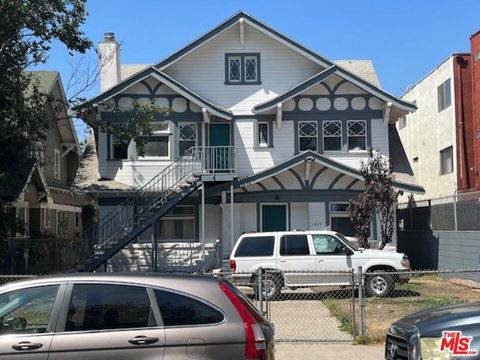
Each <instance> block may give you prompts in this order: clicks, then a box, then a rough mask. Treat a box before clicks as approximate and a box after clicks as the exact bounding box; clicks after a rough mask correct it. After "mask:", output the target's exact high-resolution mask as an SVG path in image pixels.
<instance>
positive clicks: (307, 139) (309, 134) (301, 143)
mask: <svg viewBox="0 0 480 360" xmlns="http://www.w3.org/2000/svg"><path fill="white" fill-rule="evenodd" d="M298 149H299V150H300V151H307V150H313V151H317V149H318V123H317V122H316V121H299V122H298Z"/></svg>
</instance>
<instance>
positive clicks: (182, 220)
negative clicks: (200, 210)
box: [158, 206, 195, 242]
mask: <svg viewBox="0 0 480 360" xmlns="http://www.w3.org/2000/svg"><path fill="white" fill-rule="evenodd" d="M158 223H159V226H160V231H159V233H160V240H161V241H163V242H175V241H184V242H192V241H194V240H195V208H194V207H193V206H176V207H175V208H173V209H172V210H170V211H169V212H168V213H167V214H166V215H165V216H164V217H162V218H161V219H160V221H159V222H158Z"/></svg>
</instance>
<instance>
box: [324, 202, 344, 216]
mask: <svg viewBox="0 0 480 360" xmlns="http://www.w3.org/2000/svg"><path fill="white" fill-rule="evenodd" d="M332 205H347V206H348V202H347V201H331V202H329V203H328V210H329V212H330V214H347V216H348V210H345V211H334V210H332Z"/></svg>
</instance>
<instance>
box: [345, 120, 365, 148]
mask: <svg viewBox="0 0 480 360" xmlns="http://www.w3.org/2000/svg"><path fill="white" fill-rule="evenodd" d="M351 122H363V123H364V124H365V135H349V134H348V124H349V123H351ZM346 131H347V144H346V149H347V152H349V153H366V152H367V151H368V126H367V120H361V119H359V120H347V129H346ZM361 136H364V137H365V149H364V150H350V149H349V147H350V145H349V139H350V137H361Z"/></svg>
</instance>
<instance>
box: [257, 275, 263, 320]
mask: <svg viewBox="0 0 480 360" xmlns="http://www.w3.org/2000/svg"><path fill="white" fill-rule="evenodd" d="M257 279H258V310H260V313H261V314H263V288H262V287H263V286H262V285H263V284H262V283H263V279H262V268H261V267H260V268H258V275H257Z"/></svg>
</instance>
